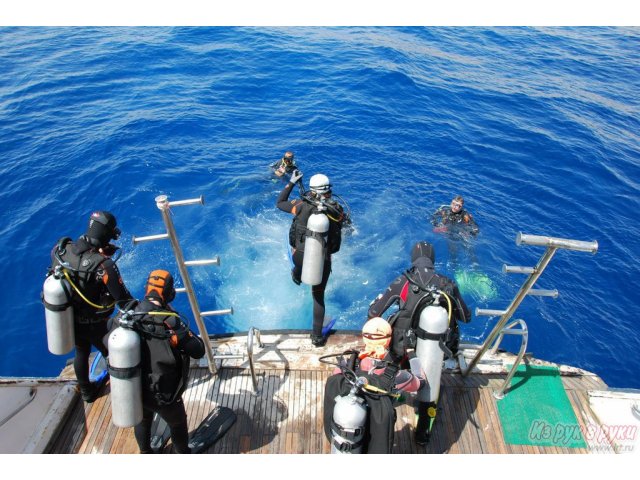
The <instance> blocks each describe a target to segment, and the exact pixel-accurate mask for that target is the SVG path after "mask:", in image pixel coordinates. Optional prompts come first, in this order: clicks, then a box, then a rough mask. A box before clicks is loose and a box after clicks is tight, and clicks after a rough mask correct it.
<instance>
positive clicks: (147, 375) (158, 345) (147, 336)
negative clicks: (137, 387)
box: [129, 300, 190, 405]
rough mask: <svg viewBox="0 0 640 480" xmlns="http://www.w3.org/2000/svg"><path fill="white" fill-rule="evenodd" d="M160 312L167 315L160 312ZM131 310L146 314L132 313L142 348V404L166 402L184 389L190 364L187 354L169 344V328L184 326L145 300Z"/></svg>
mask: <svg viewBox="0 0 640 480" xmlns="http://www.w3.org/2000/svg"><path fill="white" fill-rule="evenodd" d="M129 308H131V307H129ZM149 312H153V313H154V314H153V315H152V314H150V313H149ZM163 312H166V313H167V315H161V314H160V313H163ZM134 313H135V314H141V313H146V315H136V318H137V324H138V325H137V328H136V331H137V332H138V334H139V335H140V339H141V349H142V352H141V353H142V355H141V370H142V372H141V373H142V397H143V400H144V402H145V403H146V402H152V403H155V404H156V405H169V404H171V403H173V402H175V401H176V400H177V399H178V398H180V396H181V395H182V393H183V392H184V390H185V388H186V386H187V382H186V379H187V378H188V375H189V363H190V357H189V355H187V354H185V353H182V352H180V350H178V348H176V347H174V346H172V345H171V336H172V331H177V330H178V329H179V328H187V327H186V326H184V325H183V324H182V322H180V320H179V319H177V318H176V317H175V312H172V311H170V310H166V309H163V308H161V307H158V306H156V305H154V304H152V303H151V302H149V301H147V300H143V301H142V302H140V303H138V304H137V305H136V306H135V309H134Z"/></svg>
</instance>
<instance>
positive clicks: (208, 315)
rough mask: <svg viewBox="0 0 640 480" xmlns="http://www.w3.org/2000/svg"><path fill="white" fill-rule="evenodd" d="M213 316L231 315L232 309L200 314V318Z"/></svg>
mask: <svg viewBox="0 0 640 480" xmlns="http://www.w3.org/2000/svg"><path fill="white" fill-rule="evenodd" d="M214 315H233V308H227V309H225V310H209V311H208V312H200V316H201V317H212V316H214Z"/></svg>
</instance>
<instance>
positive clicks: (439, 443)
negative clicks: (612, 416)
mask: <svg viewBox="0 0 640 480" xmlns="http://www.w3.org/2000/svg"><path fill="white" fill-rule="evenodd" d="M252 336H253V334H252V333H250V334H249V335H236V336H232V337H226V338H211V347H212V351H213V352H214V355H215V356H216V357H218V356H224V357H226V358H228V359H225V360H218V364H217V365H216V367H217V373H215V374H212V373H211V372H210V370H209V368H208V366H207V364H206V359H203V361H202V362H201V363H198V362H193V363H192V366H191V370H190V375H189V383H188V388H187V390H186V391H185V393H184V394H183V399H184V402H185V406H186V408H187V416H188V422H189V430H190V431H193V430H194V429H195V428H196V427H197V425H198V424H199V423H200V422H201V421H202V420H203V419H204V418H205V417H206V415H207V414H208V413H209V412H210V411H211V410H212V409H213V408H214V407H216V406H226V407H229V408H231V409H232V410H233V411H234V412H235V413H236V415H237V421H236V423H235V424H234V425H233V426H232V427H231V429H230V430H229V431H228V432H227V433H226V435H225V436H224V437H223V438H222V439H220V440H219V441H218V442H217V443H215V444H214V445H213V446H211V447H210V448H209V449H208V450H207V451H206V453H213V454H215V453H225V454H234V453H259V454H265V453H269V454H279V453H285V454H298V453H299V454H308V453H312V454H319V453H330V450H331V447H330V444H329V441H328V440H327V439H326V437H325V434H324V428H323V401H324V386H325V383H326V380H327V378H328V377H329V376H330V375H332V374H333V371H332V367H331V366H329V365H326V364H323V363H321V362H319V360H318V358H319V357H320V356H321V355H328V354H331V353H341V352H343V351H346V350H348V349H351V348H356V349H358V348H359V347H362V344H361V337H360V335H359V334H357V333H356V332H353V333H349V332H338V333H334V334H333V335H331V336H330V337H329V341H328V343H327V345H326V346H325V347H324V348H315V347H313V346H312V345H311V343H310V340H309V332H300V331H299V332H294V331H281V332H262V333H261V334H260V335H259V337H260V338H259V339H258V342H259V343H258V344H257V345H254V346H252V348H251V350H252V352H251V355H247V353H249V351H248V350H247V345H248V344H251V342H252V341H253V339H252V338H250V337H252ZM479 348H480V346H478V345H475V346H474V345H461V353H462V355H461V356H459V357H458V360H457V361H456V360H447V362H446V363H445V369H444V370H443V374H442V386H441V394H440V399H439V403H438V413H437V417H436V420H435V424H434V428H433V431H432V435H431V440H430V442H429V443H428V444H427V445H426V446H424V447H423V446H420V445H417V444H416V443H415V442H414V440H413V432H414V427H415V424H416V416H415V411H414V408H413V398H412V396H411V395H408V396H407V398H406V399H405V400H404V402H402V403H401V404H400V405H398V406H397V407H396V414H397V419H396V422H395V443H394V449H393V451H394V453H404V454H421V453H565V454H566V453H572V454H585V453H615V452H616V451H617V450H618V448H617V447H616V442H615V439H612V438H607V437H606V435H583V437H584V446H581V447H578V448H576V447H569V446H565V443H564V442H563V439H562V438H560V439H557V442H556V444H554V445H547V446H540V445H532V444H521V445H518V444H512V443H507V442H506V441H505V435H504V433H505V426H506V425H503V424H504V422H506V421H510V420H509V418H506V419H505V417H504V416H503V417H502V418H501V416H500V412H499V410H500V409H499V406H498V402H502V401H504V400H499V399H498V398H496V395H495V392H496V391H500V390H501V388H502V386H503V383H504V380H505V377H506V376H507V375H508V374H509V373H510V367H511V365H513V363H514V360H515V358H516V356H515V355H513V354H511V353H507V352H501V351H498V352H495V353H488V354H486V355H484V356H483V358H482V360H481V361H479V362H477V364H476V365H475V366H474V368H473V369H472V370H471V371H470V372H468V373H467V374H466V375H462V374H461V368H460V365H459V364H458V362H459V361H462V362H464V359H465V358H466V359H471V358H473V357H474V356H475V354H476V353H477V351H478V349H479ZM249 357H250V358H249ZM522 363H523V364H524V368H527V367H530V366H531V367H532V366H537V367H550V368H551V367H553V368H555V369H557V372H558V375H559V379H560V381H561V385H562V389H563V390H564V394H566V399H567V400H568V402H569V404H570V407H571V410H572V412H573V414H574V415H575V419H576V422H577V427H578V428H579V429H580V431H582V432H603V431H606V429H603V425H602V423H601V421H600V420H599V418H598V415H597V414H596V412H595V411H594V410H593V408H592V403H591V402H590V398H591V396H593V395H594V394H595V395H598V396H599V397H602V396H603V392H607V391H608V387H607V385H606V384H605V383H604V382H603V381H602V380H601V379H600V378H599V377H598V376H597V375H595V374H593V373H590V372H587V371H584V370H580V369H577V368H573V367H569V366H559V365H554V364H552V363H549V362H543V361H541V360H537V359H534V358H532V357H531V356H529V355H525V356H524V358H523V360H522ZM522 367H523V366H522V365H521V368H522ZM58 381H59V382H61V383H62V384H64V385H66V386H67V387H68V386H69V385H73V384H74V383H75V379H74V378H73V369H72V368H71V367H67V368H65V370H64V371H63V372H62V374H61V376H60V377H59V379H58ZM518 385H519V382H518V378H517V377H516V378H515V379H514V384H513V386H512V387H511V388H512V389H513V391H515V390H516V389H517V388H519V387H518ZM0 390H1V389H0ZM109 391H110V390H109V383H108V382H107V383H106V384H105V385H104V386H103V387H102V390H101V393H100V397H99V398H98V399H97V400H96V401H95V402H94V403H92V404H85V403H84V402H83V401H82V400H81V399H80V395H79V394H78V393H76V394H75V395H74V396H73V397H72V398H71V400H70V401H69V405H68V408H67V411H66V412H65V414H64V415H61V416H60V422H59V425H58V427H57V428H56V429H55V434H52V435H51V438H50V440H49V441H48V443H47V445H46V446H44V447H43V449H42V452H43V453H76V454H87V453H88V454H109V453H115V454H118V453H129V454H131V453H138V447H137V444H136V441H135V438H134V434H133V428H118V427H116V426H114V425H113V423H112V422H111V406H110V398H109ZM594 392H595V393H594ZM598 392H599V393H598ZM511 393H513V392H512V391H511V390H507V393H506V397H508V396H509V395H510V394H511ZM605 396H606V395H605ZM528 408H530V409H534V410H535V408H536V405H534V404H532V405H529V406H528ZM512 420H516V419H515V418H514V419H512ZM540 432H541V430H540V429H537V430H536V431H534V432H533V436H534V437H535V436H536V435H538V436H540ZM1 433H2V432H1V430H0V434H1ZM592 437H593V438H592ZM170 451H171V442H170V441H169V443H168V444H167V446H166V447H165V452H166V453H168V452H170Z"/></svg>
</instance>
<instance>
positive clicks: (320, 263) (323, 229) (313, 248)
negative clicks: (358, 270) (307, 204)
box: [300, 206, 329, 285]
mask: <svg viewBox="0 0 640 480" xmlns="http://www.w3.org/2000/svg"><path fill="white" fill-rule="evenodd" d="M318 211H319V213H312V214H311V215H310V216H309V220H308V221H307V233H306V238H305V242H304V257H303V258H302V275H301V277H300V278H301V280H302V283H306V284H307V285H319V284H320V283H322V273H323V269H324V259H325V249H326V248H327V234H328V232H329V219H328V218H327V216H326V215H325V214H324V213H322V206H320V207H319V208H318Z"/></svg>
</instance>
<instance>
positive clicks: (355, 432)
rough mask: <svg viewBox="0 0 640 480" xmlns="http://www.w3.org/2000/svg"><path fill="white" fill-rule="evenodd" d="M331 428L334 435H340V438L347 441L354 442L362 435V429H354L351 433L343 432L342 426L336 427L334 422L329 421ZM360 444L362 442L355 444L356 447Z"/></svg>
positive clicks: (348, 431)
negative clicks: (334, 432)
mask: <svg viewBox="0 0 640 480" xmlns="http://www.w3.org/2000/svg"><path fill="white" fill-rule="evenodd" d="M331 428H332V429H333V430H335V431H336V433H337V434H338V435H340V436H341V437H342V438H344V439H345V440H349V441H352V440H355V439H356V438H358V437H361V436H362V435H363V434H364V427H362V428H356V429H355V430H353V431H350V430H345V429H344V428H342V426H340V425H338V424H337V423H336V422H335V421H334V420H331ZM361 444H362V440H361V441H360V442H358V443H357V445H361ZM352 445H354V444H352ZM353 448H355V447H353Z"/></svg>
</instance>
